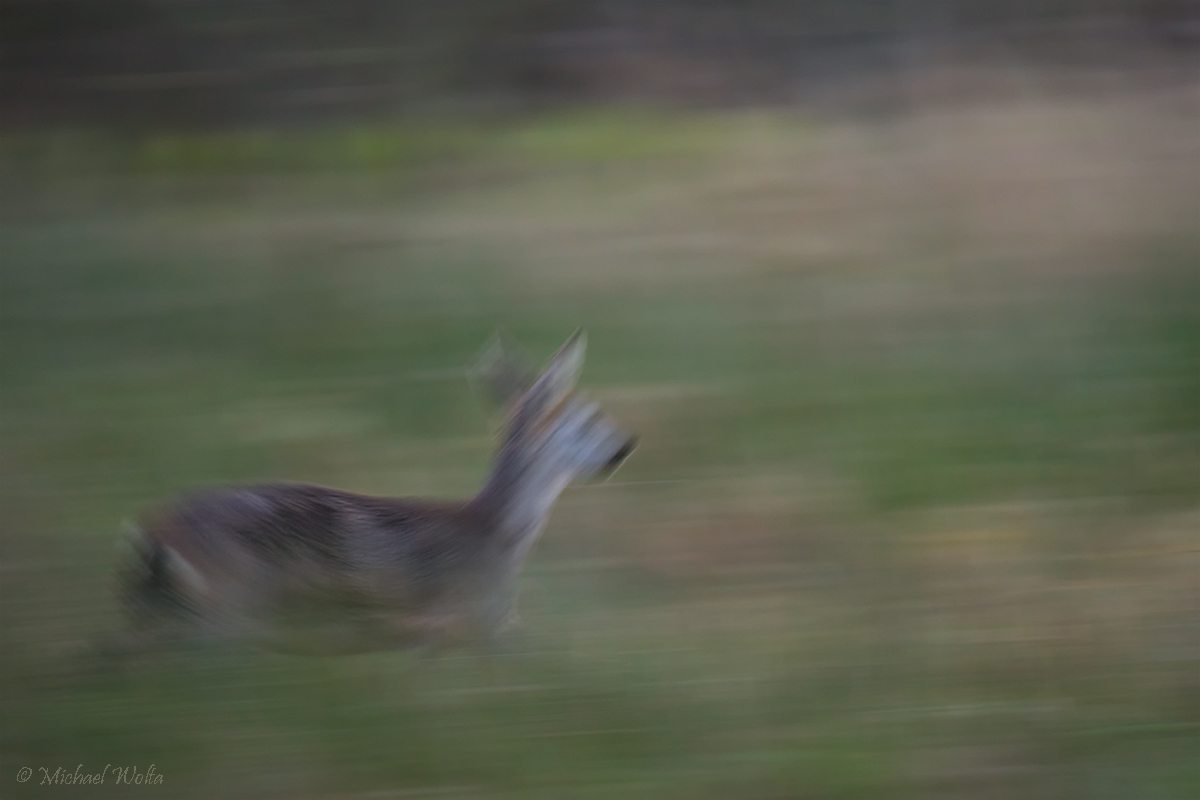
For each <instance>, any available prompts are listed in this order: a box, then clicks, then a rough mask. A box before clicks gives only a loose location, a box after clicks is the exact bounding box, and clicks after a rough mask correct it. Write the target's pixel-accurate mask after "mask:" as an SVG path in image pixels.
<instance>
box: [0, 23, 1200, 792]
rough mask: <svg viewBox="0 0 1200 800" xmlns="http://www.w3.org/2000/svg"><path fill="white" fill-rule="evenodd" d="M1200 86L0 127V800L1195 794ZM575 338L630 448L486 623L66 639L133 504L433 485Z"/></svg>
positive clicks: (96, 624)
mask: <svg viewBox="0 0 1200 800" xmlns="http://www.w3.org/2000/svg"><path fill="white" fill-rule="evenodd" d="M202 7H203V4H198V5H195V6H194V8H197V9H198V8H202ZM1189 97H1190V96H1188V97H1183V96H1176V95H1173V94H1170V93H1164V92H1158V93H1155V92H1140V91H1139V92H1124V93H1122V92H1117V91H1105V92H1103V93H1099V94H1091V95H1088V94H1083V95H1040V94H1035V95H1034V96H1021V95H1018V96H1014V97H1010V98H1009V99H1008V100H1006V101H1003V102H1001V101H998V100H995V99H990V100H987V101H980V102H977V103H971V104H946V105H936V106H931V107H929V108H926V109H923V110H919V111H914V112H911V113H908V114H905V115H903V116H900V117H897V118H889V119H887V120H874V119H867V120H863V119H846V118H839V117H835V116H829V115H817V114H804V113H800V112H799V111H791V112H783V111H761V110H760V111H744V112H737V113H732V112H725V113H718V112H715V111H713V112H707V113H682V112H675V113H668V112H665V111H660V112H656V113H649V112H645V111H630V110H622V109H620V108H608V109H592V110H588V111H565V110H564V111H557V112H549V111H548V112H544V113H542V114H539V115H534V116H531V117H522V118H499V119H497V118H486V117H484V118H478V119H475V120H474V121H471V122H468V121H464V120H462V119H459V120H457V121H454V120H450V121H446V120H443V121H440V122H433V121H430V120H431V119H432V118H429V119H424V120H422V121H415V120H414V121H409V122H395V123H391V124H384V123H370V124H366V123H364V124H360V125H352V124H333V123H330V124H328V125H326V126H323V127H321V128H319V129H307V130H285V129H282V128H274V129H267V130H264V131H257V132H245V131H242V132H239V131H235V130H227V131H213V132H202V131H192V132H176V133H171V134H168V133H163V132H153V131H149V132H147V131H143V132H124V133H121V132H115V131H113V130H107V131H102V130H98V129H95V128H87V127H78V128H63V129H60V130H59V131H58V132H50V133H36V134H35V133H29V132H26V133H10V134H8V135H6V136H5V137H4V139H3V151H2V153H0V166H2V168H3V170H4V176H5V179H4V180H3V181H0V201H2V202H3V205H2V206H0V208H2V209H3V217H2V220H0V222H2V224H0V252H2V253H3V261H2V268H0V376H2V380H0V410H2V412H3V413H0V441H2V442H3V448H2V449H0V547H2V552H0V563H2V565H3V569H4V573H3V580H0V603H2V607H3V609H4V615H3V620H2V624H3V629H2V630H0V641H3V643H4V647H3V658H2V662H0V704H2V707H0V720H3V722H2V723H0V736H2V739H0V762H2V763H0V780H3V781H6V782H7V783H5V784H3V788H2V789H0V793H3V794H4V796H6V797H7V796H10V795H12V796H34V795H36V794H39V793H45V792H46V791H49V790H47V789H45V788H42V787H38V786H37V782H38V780H40V777H41V776H40V773H35V776H34V779H33V780H31V781H30V782H29V783H28V784H18V783H16V782H15V781H14V778H13V776H14V775H16V774H17V770H19V769H20V768H22V767H26V766H27V767H30V768H33V769H35V770H36V769H37V768H39V767H43V766H45V767H48V768H50V769H51V771H52V770H53V769H54V768H55V767H57V766H62V767H64V768H65V769H66V770H67V771H68V772H69V771H72V770H74V768H75V765H76V764H79V763H82V764H83V765H84V768H85V770H89V771H99V770H100V769H101V768H102V767H103V766H104V765H105V764H113V765H119V766H126V765H135V766H137V768H138V769H139V770H141V771H145V770H146V769H147V768H148V766H149V764H150V763H154V764H155V766H156V769H157V771H158V773H160V774H162V775H163V776H164V784H162V785H161V786H158V787H155V790H157V792H158V793H157V796H180V797H214V796H221V797H264V796H265V797H272V796H279V797H295V796H304V797H348V796H387V795H388V793H391V792H395V793H398V794H399V795H401V796H416V797H420V796H437V797H462V798H470V797H513V798H516V797H521V798H530V797H533V798H536V797H546V798H560V797H622V798H627V797H647V798H663V797H667V798H671V797H678V798H708V797H711V798H727V797H739V798H763V800H766V798H780V797H811V798H835V797H840V798H851V797H880V798H903V797H913V798H918V797H919V798H943V797H944V798H951V797H954V798H964V797H969V798H990V797H1011V796H1023V797H1028V798H1031V799H1036V798H1080V799H1081V800H1082V799H1083V798H1086V799H1087V800H1097V799H1101V800H1102V799H1103V798H1114V800H1115V799H1116V798H1120V799H1121V800H1124V798H1129V797H1139V798H1150V799H1152V800H1153V799H1155V798H1161V799H1162V800H1177V799H1178V800H1182V798H1188V797H1194V796H1195V795H1196V794H1197V792H1198V791H1200V772H1198V771H1197V767H1196V763H1197V762H1196V759H1195V752H1196V743H1197V739H1198V737H1200V705H1198V704H1197V698H1198V697H1200V685H1198V683H1197V676H1198V675H1200V669H1197V667H1198V666H1200V665H1198V663H1197V662H1198V658H1200V639H1198V638H1197V633H1196V632H1197V628H1196V623H1195V620H1196V611H1197V608H1200V594H1198V590H1200V583H1198V582H1197V581H1196V574H1197V567H1198V566H1200V565H1198V563H1197V554H1198V551H1197V549H1196V542H1197V537H1198V529H1200V517H1198V516H1197V514H1198V505H1197V500H1198V498H1200V277H1198V276H1200V240H1198V239H1197V231H1196V226H1195V220H1196V219H1197V218H1198V216H1200V208H1198V205H1197V204H1198V202H1200V191H1197V177H1196V174H1195V169H1194V167H1195V164H1196V163H1197V161H1196V138H1195V136H1194V119H1195V118H1194V102H1193V101H1192V100H1190V99H1189ZM579 325H582V326H584V327H585V328H587V329H588V331H589V333H590V335H591V350H590V353H589V361H588V365H587V369H586V371H585V377H584V384H585V388H586V389H587V390H588V391H589V392H592V393H594V394H595V395H596V396H597V398H598V399H600V400H601V401H602V402H603V403H604V404H605V407H606V408H607V409H608V410H609V411H610V412H611V413H612V414H613V415H614V416H616V417H618V418H620V419H622V420H624V421H626V423H627V424H628V425H629V427H630V428H631V430H634V431H636V432H637V433H638V434H640V436H641V441H642V446H641V448H640V449H639V450H638V452H637V453H636V454H635V455H634V457H633V458H631V459H630V461H629V462H628V464H627V465H626V466H625V467H623V468H622V471H621V472H620V473H618V475H617V477H616V479H615V481H614V482H612V483H609V484H602V485H597V486H594V487H581V488H579V489H575V490H571V491H570V492H568V494H567V495H566V496H565V497H564V498H563V500H562V502H561V503H560V505H559V507H558V508H557V510H556V512H555V514H554V516H553V518H552V521H551V524H550V528H549V530H548V531H547V535H546V537H545V539H544V541H543V542H542V543H541V544H540V545H539V549H538V551H537V553H536V554H535V555H534V557H533V560H532V562H531V564H530V567H529V569H528V571H527V574H526V577H525V580H524V583H523V586H524V594H523V600H522V613H523V616H524V619H525V622H526V630H525V632H524V633H523V636H522V637H519V638H518V639H516V640H515V641H514V642H513V643H512V645H511V650H510V652H507V653H482V652H477V651H474V650H467V651H459V652H449V653H435V654H412V653H398V654H379V655H372V656H362V657H354V658H343V659H306V658H296V657H286V656H281V655H274V654H269V653H259V652H255V651H244V650H241V649H237V648H232V647H227V646H221V645H217V644H199V645H197V646H195V647H193V648H190V649H180V650H177V651H170V652H165V653H152V654H146V655H144V656H141V657H138V658H134V659H132V660H131V661H129V662H127V663H125V664H123V665H122V666H120V667H114V666H113V665H112V664H110V663H107V662H105V661H104V660H103V659H97V658H95V657H94V656H93V655H92V654H91V650H89V649H88V648H89V646H90V645H89V643H90V642H96V641H101V642H102V641H103V640H104V637H105V635H106V633H107V632H109V631H111V630H113V629H114V628H115V627H116V626H117V625H119V624H120V623H119V620H118V619H117V618H116V614H115V609H114V608H112V605H111V602H110V600H109V599H108V598H109V581H110V576H111V574H112V570H113V568H114V566H115V565H116V563H117V561H118V560H119V558H120V557H121V551H120V550H119V549H114V542H116V541H117V540H118V539H119V538H120V534H119V530H120V523H121V520H122V519H123V518H131V517H136V515H137V514H138V513H139V511H140V510H142V509H146V508H152V507H153V506H154V505H155V504H156V503H159V502H162V501H163V500H164V499H166V498H169V497H170V496H172V495H173V494H175V493H177V492H179V491H181V490H183V489H184V488H186V487H190V486H194V485H197V484H209V483H224V482H233V481H240V480H259V479H269V478H284V479H296V480H306V481H314V482H320V483H327V484H333V485H338V486H343V487H346V488H349V489H353V490H359V491H364V492H374V493H387V494H418V495H446V496H456V495H457V496H462V495H465V494H467V493H469V492H471V491H473V490H474V488H475V487H476V486H477V485H478V482H479V480H480V477H481V475H482V473H483V470H484V469H485V466H486V464H487V461H488V458H489V450H490V445H491V441H490V438H489V435H488V430H489V427H488V426H489V419H488V416H487V412H486V411H485V409H484V408H483V405H482V404H481V403H480V402H478V401H477V400H476V399H475V398H474V397H472V395H471V394H470V392H469V389H468V387H467V385H466V382H465V380H463V377H462V370H463V368H464V367H465V366H466V365H467V364H469V363H470V362H471V360H472V358H473V356H474V354H475V353H476V352H477V351H478V348H479V347H480V346H481V345H482V344H483V343H484V341H485V340H486V338H487V337H488V336H489V335H490V334H491V332H492V331H493V330H494V329H495V328H496V327H497V326H504V327H506V328H508V329H509V331H510V332H511V333H512V334H514V335H515V336H516V337H517V338H518V339H519V340H521V341H523V342H525V343H526V344H527V345H528V346H529V347H530V349H532V350H533V351H535V352H537V353H538V354H542V355H544V354H547V353H548V352H549V351H550V349H551V348H552V347H553V346H554V345H555V344H557V343H558V342H559V341H561V339H562V338H563V336H564V335H566V333H568V332H569V331H571V330H572V329H574V328H575V327H577V326H579ZM136 788H139V787H135V789H136ZM55 791H60V792H61V793H64V794H65V793H68V792H72V791H78V792H79V794H81V795H82V794H84V793H85V792H86V793H87V794H88V796H95V797H118V796H122V797H123V796H128V794H129V793H130V791H131V790H130V789H129V788H128V787H126V786H121V785H116V784H115V783H114V782H113V781H112V779H111V776H110V779H109V781H108V782H106V784H105V785H103V786H99V787H75V788H73V789H72V788H62V789H59V790H55ZM14 792H15V794H14Z"/></svg>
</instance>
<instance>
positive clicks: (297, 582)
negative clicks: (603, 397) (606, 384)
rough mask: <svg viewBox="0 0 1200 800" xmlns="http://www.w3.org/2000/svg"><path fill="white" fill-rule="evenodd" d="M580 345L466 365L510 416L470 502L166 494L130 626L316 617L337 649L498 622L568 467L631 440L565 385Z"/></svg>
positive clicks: (132, 595) (284, 623)
mask: <svg viewBox="0 0 1200 800" xmlns="http://www.w3.org/2000/svg"><path fill="white" fill-rule="evenodd" d="M583 347H584V341H583V338H582V336H581V335H580V334H576V336H574V337H572V339H571V340H569V341H568V342H567V344H565V345H564V346H563V348H562V349H561V350H560V351H559V352H558V354H556V355H555V357H554V358H553V359H552V360H551V362H550V364H549V365H548V366H547V367H546V369H545V370H544V371H543V372H542V373H540V374H538V373H536V372H535V371H533V370H532V369H530V368H528V367H527V366H526V365H525V364H524V362H523V361H521V359H519V358H518V357H517V356H516V355H514V354H513V353H511V352H509V350H508V349H507V348H505V347H504V346H503V345H501V344H499V343H497V344H496V345H493V347H492V348H491V350H489V352H488V354H487V355H485V357H484V360H483V362H482V364H481V366H480V368H479V369H478V370H477V376H478V377H479V378H481V380H482V382H483V383H484V385H485V388H487V390H488V391H489V392H490V393H491V394H492V396H493V398H494V399H495V400H496V401H497V402H499V403H500V404H501V405H502V406H504V407H505V408H506V410H507V420H506V424H505V427H504V431H503V436H502V443H501V447H500V450H499V452H498V454H497V456H496V461H495V464H494V465H493V467H492V470H491V474H490V475H489V476H488V479H487V481H486V483H485V484H484V486H483V488H482V489H481V490H480V491H479V493H478V494H476V495H475V496H474V497H472V498H470V499H468V500H464V501H461V502H437V501H430V500H424V499H395V498H386V497H371V496H367V495H360V494H355V493H352V492H346V491H342V490H339V489H332V488H327V487H323V486H314V485H308V484H289V483H276V484H265V485H258V486H243V487H231V488H225V489H216V490H211V491H208V492H203V493H199V494H196V495H193V496H192V497H190V498H187V499H185V500H183V501H181V502H178V503H176V504H175V505H174V506H172V507H170V508H169V509H167V510H166V511H165V512H164V513H162V514H160V515H159V516H158V517H157V518H155V519H154V520H153V521H152V522H151V523H150V524H149V525H147V527H146V528H145V530H144V531H143V532H142V534H141V536H140V539H139V541H138V544H137V549H138V557H137V558H136V559H135V560H134V563H133V564H132V565H131V566H130V567H129V568H127V569H126V571H125V574H124V576H123V582H122V588H123V595H124V598H125V600H126V606H127V608H128V610H129V611H130V613H131V616H132V617H133V618H134V621H135V623H136V624H137V626H138V627H139V628H140V629H142V630H153V631H164V630H166V631H178V630H180V629H181V628H191V629H208V630H215V631H218V632H234V633H248V634H251V635H255V636H259V635H261V636H263V637H265V638H266V639H267V640H268V641H274V642H275V643H276V644H281V645H282V646H284V647H287V646H289V645H288V643H287V639H288V638H289V635H290V634H289V633H287V632H286V631H288V629H289V628H290V629H292V630H295V628H296V625H293V624H291V623H293V622H300V623H304V622H311V621H312V620H313V619H324V620H328V621H330V622H331V623H332V626H333V628H335V629H336V630H337V632H338V633H339V634H345V635H344V636H339V637H334V638H339V639H344V640H347V641H349V644H344V645H340V646H339V645H334V649H385V648H391V647H397V646H403V645H406V644H411V643H420V642H431V641H438V640H445V639H447V638H457V637H461V636H463V635H466V636H471V635H475V634H483V635H484V636H488V637H490V636H494V635H497V634H499V633H501V632H503V630H504V629H505V628H506V627H507V626H508V624H509V623H510V621H511V620H512V618H513V606H514V601H515V597H516V593H517V592H516V587H517V581H518V577H519V573H520V570H521V567H522V565H523V563H524V561H525V559H526V557H527V555H528V553H529V551H530V549H531V547H532V546H533V544H534V543H535V542H536V541H537V539H538V537H539V536H540V535H541V532H542V530H543V529H544V528H545V525H546V522H547V520H548V518H549V514H550V510H551V508H552V506H553V504H554V501H555V500H556V499H557V497H558V496H559V494H560V493H561V492H562V491H563V489H565V488H566V486H567V485H568V484H569V483H570V482H571V481H572V480H574V479H576V478H578V477H588V476H591V475H594V474H597V473H601V472H605V471H610V470H611V469H614V468H615V467H616V466H617V465H618V464H619V463H620V462H621V461H623V460H624V458H625V457H626V456H627V455H628V454H629V453H630V452H631V451H632V449H633V446H634V440H633V439H632V438H631V437H629V436H628V435H626V434H624V433H623V432H621V431H620V430H619V429H618V428H617V426H616V425H615V423H613V422H612V420H610V419H609V418H608V417H607V416H605V415H603V414H602V413H600V411H599V409H598V407H597V406H596V405H595V404H594V403H591V402H589V401H588V400H587V399H586V398H584V397H582V396H581V395H579V394H577V393H576V392H574V391H573V390H572V387H573V384H574V382H575V379H576V377H577V375H578V372H579V368H580V367H581V365H582V358H583ZM281 630H282V631H285V633H284V634H283V637H282V639H281V638H280V634H279V632H280V631H281ZM318 638H321V637H318ZM326 638H328V637H326ZM301 647H302V648H304V649H307V648H306V647H305V646H304V645H301ZM317 649H323V645H320V644H318V645H317Z"/></svg>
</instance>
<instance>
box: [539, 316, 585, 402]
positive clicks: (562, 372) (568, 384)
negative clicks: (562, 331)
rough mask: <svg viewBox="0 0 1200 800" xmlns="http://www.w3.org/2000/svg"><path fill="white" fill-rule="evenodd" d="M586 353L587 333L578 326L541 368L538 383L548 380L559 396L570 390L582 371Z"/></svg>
mask: <svg viewBox="0 0 1200 800" xmlns="http://www.w3.org/2000/svg"><path fill="white" fill-rule="evenodd" d="M586 353H587V334H586V333H584V332H583V328H580V329H579V330H577V331H575V332H574V333H573V334H571V338H569V339H567V341H566V342H565V343H564V344H563V346H562V347H560V348H558V352H557V353H555V354H554V356H553V357H552V358H551V359H550V363H549V364H547V365H546V368H545V369H544V370H542V374H541V375H540V376H539V377H538V383H541V382H542V381H548V382H549V384H550V385H551V388H552V390H553V391H554V393H555V394H556V395H559V396H561V395H564V394H566V393H567V392H569V391H571V390H572V389H574V388H575V384H576V382H577V381H578V380H579V375H580V373H582V372H583V357H584V355H585V354H586Z"/></svg>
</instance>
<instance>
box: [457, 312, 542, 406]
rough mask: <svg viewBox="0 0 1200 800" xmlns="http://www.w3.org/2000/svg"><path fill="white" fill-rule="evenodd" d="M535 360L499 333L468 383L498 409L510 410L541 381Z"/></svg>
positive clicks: (473, 369)
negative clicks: (537, 381) (522, 395)
mask: <svg viewBox="0 0 1200 800" xmlns="http://www.w3.org/2000/svg"><path fill="white" fill-rule="evenodd" d="M537 377H538V373H537V368H536V367H535V366H534V365H533V361H532V359H530V358H529V356H527V355H526V354H525V351H523V350H522V349H521V348H520V347H518V346H517V345H516V344H514V343H513V341H512V340H511V339H510V338H509V337H508V336H507V335H506V334H505V333H504V332H503V331H499V330H498V331H496V333H495V335H493V336H492V338H491V341H489V342H488V344H487V345H486V346H485V347H484V350H483V353H482V354H480V356H479V359H478V360H477V361H476V362H475V366H473V367H472V368H471V369H470V370H468V371H467V379H468V380H469V381H470V382H471V385H472V386H474V387H476V388H477V389H479V390H480V391H482V392H483V394H485V395H486V396H487V398H488V399H489V400H491V402H492V403H494V404H495V405H497V406H501V407H502V406H506V405H508V404H509V403H511V402H512V401H513V400H515V399H516V398H517V397H519V396H520V395H521V394H523V393H524V392H525V391H526V390H527V389H529V387H530V386H532V385H533V383H534V381H536V380H537Z"/></svg>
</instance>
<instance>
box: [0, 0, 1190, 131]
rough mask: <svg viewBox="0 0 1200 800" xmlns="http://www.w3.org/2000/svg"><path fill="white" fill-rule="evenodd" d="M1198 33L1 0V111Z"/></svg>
mask: <svg viewBox="0 0 1200 800" xmlns="http://www.w3.org/2000/svg"><path fill="white" fill-rule="evenodd" d="M1198 41H1200V0H1014V1H1013V2H1004V3H996V2H988V0H642V2H638V1H637V0H0V124H3V125H5V126H7V127H14V126H23V125H29V124H45V123H55V122H106V123H112V124H119V125H130V126H185V127H194V126H214V125H217V126H219V125H227V124H236V123H254V122H265V121H270V122H275V123H283V124H288V123H305V122H312V121H319V120H323V119H328V118H330V117H333V118H341V117H370V116H395V115H396V114H399V113H405V112H410V111H413V110H417V109H425V108H429V107H439V106H440V107H463V108H480V107H483V108H487V107H510V108H511V107H518V108H520V107H529V106H538V105H545V104H556V103H569V102H578V101H588V100H597V99H646V100H653V101H656V102H682V103H704V104H721V103H735V102H763V101H782V100H787V99H789V98H791V97H794V96H795V95H796V93H797V92H802V91H803V90H804V88H805V87H807V86H810V85H813V84H816V83H820V82H823V81H830V80H836V79H838V78H841V77H844V76H846V75H853V74H866V73H872V72H875V73H884V74H886V73H888V72H889V71H894V70H896V69H899V68H903V67H904V66H906V65H909V64H912V63H914V62H919V61H921V60H922V59H928V58H944V57H947V55H948V54H953V55H954V57H969V56H970V55H971V54H973V53H978V52H985V51H996V50H997V49H1003V50H1005V51H1006V52H1009V53H1013V54H1018V55H1019V56H1020V57H1022V58H1031V59H1039V60H1044V61H1062V60H1072V59H1077V60H1084V61H1086V60H1092V61H1099V62H1103V61H1105V60H1107V59H1114V58H1120V57H1121V56H1120V54H1121V53H1122V52H1126V51H1129V50H1131V49H1138V48H1141V49H1153V50H1160V51H1163V52H1176V53H1178V54H1180V56H1179V57H1181V58H1189V57H1193V56H1195V54H1196V50H1195V48H1196V46H1197V42H1198Z"/></svg>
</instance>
